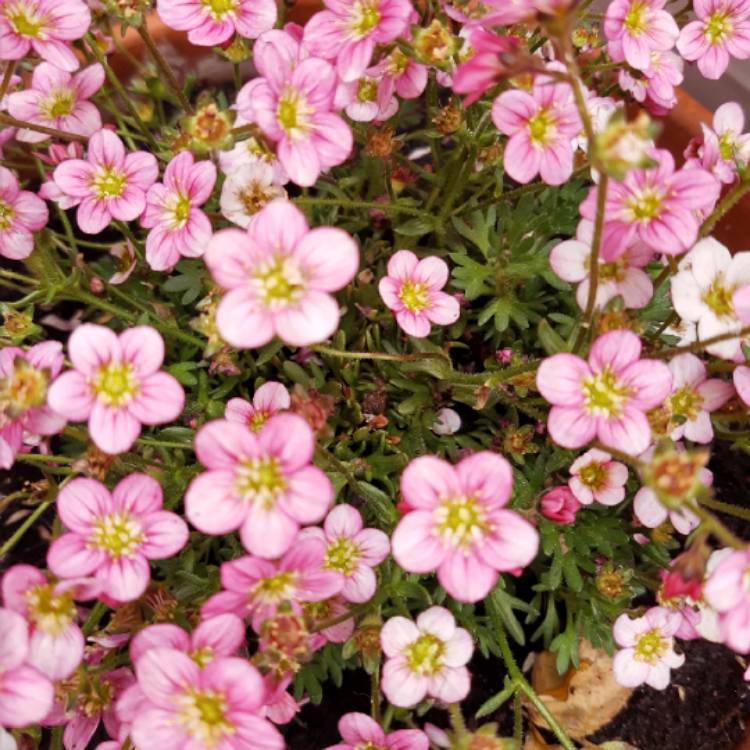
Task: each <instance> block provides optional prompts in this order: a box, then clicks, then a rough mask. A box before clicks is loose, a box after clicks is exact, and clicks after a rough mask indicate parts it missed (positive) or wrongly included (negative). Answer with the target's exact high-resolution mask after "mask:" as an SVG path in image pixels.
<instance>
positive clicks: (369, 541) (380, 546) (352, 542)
mask: <svg viewBox="0 0 750 750" xmlns="http://www.w3.org/2000/svg"><path fill="white" fill-rule="evenodd" d="M300 538H303V539H307V538H315V539H320V540H321V541H322V542H323V544H324V545H325V557H324V559H323V570H333V571H336V572H338V573H340V574H341V575H342V576H343V578H344V587H343V589H342V590H341V593H342V595H343V597H344V599H346V600H347V601H350V602H355V603H361V602H366V601H367V600H368V599H371V598H372V596H373V594H374V593H375V588H376V586H377V581H376V579H375V572H374V571H373V568H375V567H376V566H378V565H380V563H382V562H383V560H385V558H386V557H387V556H388V552H389V551H390V543H389V540H388V535H387V534H384V533H383V532H382V531H380V530H379V529H366V528H364V524H363V523H362V516H361V515H360V512H359V511H358V510H357V509H356V508H353V507H352V506H351V505H346V504H342V505H337V506H336V507H335V508H334V509H333V510H332V511H331V512H330V513H329V514H328V515H327V516H326V520H325V523H324V524H323V528H322V529H320V528H317V527H315V528H308V529H304V530H303V531H302V532H300Z"/></svg>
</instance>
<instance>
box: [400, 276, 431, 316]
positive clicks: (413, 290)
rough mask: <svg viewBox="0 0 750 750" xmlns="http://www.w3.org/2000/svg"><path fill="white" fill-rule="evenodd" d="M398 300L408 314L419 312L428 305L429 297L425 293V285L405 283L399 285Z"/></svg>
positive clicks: (411, 282)
mask: <svg viewBox="0 0 750 750" xmlns="http://www.w3.org/2000/svg"><path fill="white" fill-rule="evenodd" d="M398 298H399V299H400V300H401V302H402V303H403V305H404V307H405V308H406V309H407V310H408V311H409V312H413V313H416V312H421V311H422V310H424V309H425V308H426V307H427V306H428V305H429V302H430V300H429V295H428V292H427V284H421V283H414V282H413V281H405V282H404V283H403V284H402V285H401V291H400V292H399V293H398Z"/></svg>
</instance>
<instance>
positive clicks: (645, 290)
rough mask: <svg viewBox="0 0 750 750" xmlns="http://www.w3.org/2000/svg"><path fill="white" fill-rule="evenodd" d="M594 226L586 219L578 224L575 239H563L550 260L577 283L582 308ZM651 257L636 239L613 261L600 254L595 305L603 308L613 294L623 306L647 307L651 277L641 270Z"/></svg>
mask: <svg viewBox="0 0 750 750" xmlns="http://www.w3.org/2000/svg"><path fill="white" fill-rule="evenodd" d="M593 235H594V225H593V224H592V223H591V222H590V221H588V220H587V219H582V220H581V221H580V222H579V223H578V229H577V230H576V238H575V239H574V240H565V241H564V242H561V243H560V244H559V245H555V247H553V248H552V251H551V252H550V256H549V262H550V265H551V266H552V270H553V271H554V272H555V274H557V276H559V277H560V278H561V279H562V280H563V281H568V282H570V283H572V284H575V283H578V287H577V288H576V302H577V303H578V306H579V307H580V308H581V310H585V309H586V304H587V302H588V296H589V278H590V276H591V270H590V268H589V266H590V263H591V242H592V239H593ZM653 257H654V251H653V250H652V249H651V248H650V247H647V246H646V245H644V244H643V243H642V242H640V241H638V240H637V239H636V240H635V242H634V243H633V244H632V245H631V246H630V247H629V248H627V249H626V250H625V252H624V253H623V254H622V255H620V256H619V257H617V258H615V259H614V260H610V261H607V260H604V258H602V257H601V256H600V257H599V259H598V260H599V283H598V286H597V288H596V298H595V301H594V304H595V305H596V307H597V308H602V307H604V306H605V305H606V304H607V303H608V302H609V301H610V300H613V299H614V298H615V297H622V301H623V304H624V306H625V307H630V308H633V309H640V308H642V307H646V305H648V303H649V302H650V301H651V297H652V296H653V294H654V285H653V284H652V283H651V277H650V276H649V275H648V274H647V273H646V272H645V271H644V270H643V268H644V267H645V266H647V265H648V264H649V263H650V262H651V260H652V258H653Z"/></svg>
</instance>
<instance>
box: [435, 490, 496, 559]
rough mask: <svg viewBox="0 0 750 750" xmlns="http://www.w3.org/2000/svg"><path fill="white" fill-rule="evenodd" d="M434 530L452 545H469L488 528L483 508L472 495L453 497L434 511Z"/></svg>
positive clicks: (482, 535) (489, 526) (478, 538)
mask: <svg viewBox="0 0 750 750" xmlns="http://www.w3.org/2000/svg"><path fill="white" fill-rule="evenodd" d="M434 518H435V526H436V531H437V533H438V535H439V536H440V537H442V539H443V540H444V541H445V542H446V543H447V544H449V545H450V546H452V547H464V548H468V547H471V546H472V544H474V543H475V542H478V541H480V540H481V539H482V537H484V535H485V534H486V533H487V532H488V531H489V530H490V528H491V524H490V523H489V522H488V521H487V518H486V515H485V512H484V508H482V506H481V505H480V504H479V503H478V502H477V501H476V499H475V498H473V497H455V498H449V499H447V500H445V501H444V502H442V503H441V504H440V505H439V506H438V507H437V508H436V509H435V511H434Z"/></svg>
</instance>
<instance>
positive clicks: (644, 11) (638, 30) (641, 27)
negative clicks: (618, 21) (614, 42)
mask: <svg viewBox="0 0 750 750" xmlns="http://www.w3.org/2000/svg"><path fill="white" fill-rule="evenodd" d="M647 21H648V7H647V6H646V4H645V3H642V2H638V0H636V2H634V3H633V4H632V5H631V6H630V10H629V11H628V12H627V15H626V16H625V19H624V20H623V25H624V26H625V28H626V29H627V30H628V33H629V34H630V35H631V36H640V35H641V34H642V33H643V32H644V31H646V29H647V28H648V23H647Z"/></svg>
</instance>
